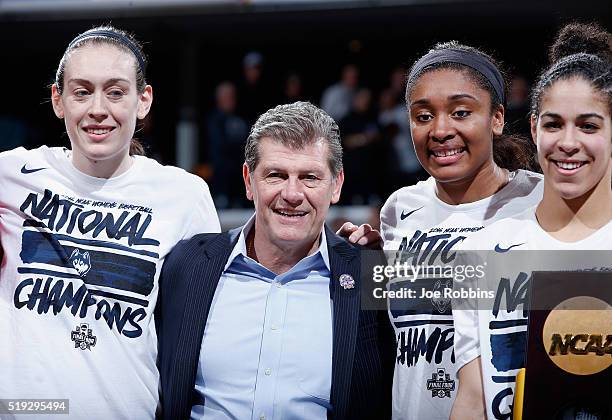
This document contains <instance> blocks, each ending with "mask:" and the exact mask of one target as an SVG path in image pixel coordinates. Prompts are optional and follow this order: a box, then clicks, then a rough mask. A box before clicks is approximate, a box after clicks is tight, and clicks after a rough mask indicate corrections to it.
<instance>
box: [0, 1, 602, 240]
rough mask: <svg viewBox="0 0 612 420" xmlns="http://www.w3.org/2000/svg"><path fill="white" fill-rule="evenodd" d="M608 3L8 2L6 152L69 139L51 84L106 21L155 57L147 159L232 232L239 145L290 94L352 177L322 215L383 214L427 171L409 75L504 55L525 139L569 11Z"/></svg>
mask: <svg viewBox="0 0 612 420" xmlns="http://www.w3.org/2000/svg"><path fill="white" fill-rule="evenodd" d="M611 11H612V7H611V5H610V3H609V1H607V0H606V1H594V0H582V1H575V0H574V1H564V0H561V1H534V0H531V1H526V0H514V1H501V0H488V1H473V0H428V1H427V0H412V1H398V0H370V1H348V0H344V1H343V0H337V1H321V0H310V1H306V0H302V1H294V0H245V1H235V0H234V1H232V0H166V1H160V0H131V1H127V0H125V1H119V0H105V1H100V0H0V43H1V44H0V47H1V48H0V56H1V57H2V60H1V64H0V77H1V78H0V80H1V82H2V100H0V151H1V150H8V149H12V148H14V147H18V146H25V147H27V148H34V147H38V146H40V145H42V144H46V145H49V146H68V145H69V141H68V138H67V136H66V134H65V131H64V126H63V124H62V122H61V121H59V120H57V119H56V118H55V116H54V114H53V112H52V109H51V106H50V103H49V95H50V89H49V86H50V84H51V83H52V82H53V80H54V74H55V70H56V68H57V64H58V62H59V59H60V58H61V55H62V53H63V51H64V49H65V47H66V45H67V44H68V42H70V40H71V39H72V38H73V37H74V36H76V35H77V34H78V33H80V32H83V31H85V30H87V29H89V28H91V27H93V26H96V25H99V24H103V23H112V24H113V25H115V26H117V27H119V28H122V29H125V30H128V31H131V32H134V33H135V34H136V36H137V38H138V39H139V40H141V41H143V42H144V45H145V53H146V54H147V56H148V58H149V66H148V72H147V79H148V82H149V83H150V84H151V85H152V86H153V88H154V97H155V99H154V104H153V108H152V111H151V113H150V114H149V116H148V117H147V119H146V120H145V121H144V122H143V124H142V126H141V129H140V130H139V132H138V133H137V135H136V137H137V138H139V139H140V140H141V141H142V142H143V143H144V144H145V146H146V148H147V154H148V156H149V157H153V158H155V159H157V160H159V161H160V162H162V163H164V164H169V165H177V166H181V167H183V168H184V169H186V170H188V171H190V172H193V173H195V174H197V175H199V176H201V177H202V178H204V179H205V180H206V181H207V182H208V183H209V185H210V187H211V192H212V194H213V198H214V200H215V204H216V205H217V208H218V209H219V213H220V218H221V221H222V224H223V227H224V228H229V227H234V226H238V225H240V224H241V223H243V222H244V220H246V218H248V217H249V216H250V214H251V213H252V204H251V203H249V202H248V201H246V199H245V197H244V187H243V185H242V176H241V166H242V162H243V154H242V148H243V144H244V142H245V140H246V137H247V136H248V133H249V129H250V126H251V124H252V123H253V122H254V121H255V119H256V118H257V116H258V115H259V114H261V113H262V112H264V111H266V110H267V109H268V108H270V107H272V106H274V105H277V104H281V103H288V102H293V101H296V100H308V101H311V102H313V103H315V104H317V105H320V106H322V107H323V108H324V109H325V110H326V111H328V112H329V113H330V115H332V116H333V117H334V118H335V119H336V121H338V123H339V126H340V130H341V134H342V140H343V146H344V150H345V160H344V164H345V173H346V180H345V186H344V189H343V194H342V198H341V202H340V204H339V205H338V206H335V209H334V210H333V212H332V213H331V214H330V218H329V222H330V223H331V224H332V225H334V226H338V225H340V224H341V223H342V222H343V221H344V220H350V221H352V222H355V223H362V222H366V221H368V222H371V223H374V224H375V225H376V224H377V223H378V221H377V220H378V213H377V212H378V208H379V207H380V206H381V205H382V204H383V203H384V201H385V200H386V198H387V197H388V196H389V194H390V193H392V192H393V191H395V190H396V189H398V188H400V187H402V186H405V185H411V184H413V183H415V182H417V181H418V180H422V179H425V178H426V175H427V174H426V173H424V172H423V171H422V169H421V167H420V165H419V163H418V161H417V160H416V158H415V156H414V150H413V148H412V144H411V139H410V131H409V126H408V122H407V115H406V110H405V105H404V101H403V93H404V92H403V89H404V86H403V84H404V79H405V73H406V70H407V69H409V67H410V65H411V64H412V62H413V61H414V60H415V59H417V58H418V57H419V56H420V55H422V54H423V53H425V52H426V51H427V50H428V49H429V48H430V47H431V46H433V45H434V44H435V43H437V42H443V41H448V40H451V39H456V40H458V41H460V42H463V43H467V44H469V45H474V46H476V47H480V48H482V49H483V50H484V51H486V52H488V53H491V54H492V55H493V56H494V57H495V58H496V59H498V60H500V61H501V62H502V63H503V65H504V67H505V70H506V71H507V73H508V75H509V77H508V81H510V82H511V86H510V95H509V104H508V109H507V113H506V122H507V128H508V130H509V131H511V132H515V133H523V134H525V135H527V136H529V131H528V128H529V125H528V115H527V114H528V95H529V91H530V86H531V84H532V83H533V81H534V79H535V77H536V76H537V74H538V72H539V71H540V70H541V69H542V68H543V67H544V66H545V65H546V47H547V46H548V45H549V44H550V42H551V40H552V38H553V36H554V34H555V32H556V31H557V29H558V28H559V27H560V26H561V25H563V24H564V23H565V22H568V21H572V20H580V21H598V22H599V23H601V24H602V25H603V26H604V27H606V28H607V29H608V30H610V29H611V28H612V13H611Z"/></svg>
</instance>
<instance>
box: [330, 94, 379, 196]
mask: <svg viewBox="0 0 612 420" xmlns="http://www.w3.org/2000/svg"><path fill="white" fill-rule="evenodd" d="M338 125H339V126H340V134H341V136H342V146H343V148H344V172H345V174H346V177H345V182H344V187H343V195H344V197H343V202H345V203H347V204H373V205H377V204H378V201H380V196H378V195H377V194H376V186H377V185H380V181H381V179H380V172H381V171H380V168H382V167H384V166H385V165H386V162H385V161H384V157H383V156H382V153H381V150H380V148H379V147H378V146H379V142H378V140H379V138H380V132H379V128H378V124H377V122H376V117H375V116H374V114H373V112H372V93H371V92H370V90H369V89H366V88H361V89H359V90H358V91H357V92H356V93H355V96H354V98H353V102H352V109H351V110H350V112H349V114H348V115H347V116H346V117H344V118H342V119H341V120H340V121H339V123H338Z"/></svg>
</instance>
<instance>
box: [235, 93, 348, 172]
mask: <svg viewBox="0 0 612 420" xmlns="http://www.w3.org/2000/svg"><path fill="white" fill-rule="evenodd" d="M265 137H270V138H272V139H274V140H275V141H277V142H279V143H281V144H282V145H284V146H287V147H289V148H290V149H293V150H300V149H303V148H304V147H306V146H307V145H309V144H313V143H315V142H317V141H319V140H320V139H324V140H325V141H326V142H327V146H328V150H329V156H328V163H329V169H330V170H331V173H332V175H333V177H334V178H335V177H336V176H337V175H338V174H339V173H340V171H341V170H342V145H341V144H340V129H339V128H338V124H336V122H335V121H334V119H333V118H332V117H330V116H329V115H327V113H326V112H325V111H323V110H322V109H320V108H317V107H316V106H314V105H313V104H311V103H310V102H294V103H292V104H286V105H278V106H276V107H275V108H272V109H269V110H268V111H266V113H265V114H263V115H261V116H260V117H259V118H258V119H257V121H256V122H255V124H254V125H253V128H251V133H250V134H249V137H248V139H247V142H246V145H245V147H244V160H245V162H246V164H247V166H248V168H249V172H251V173H252V172H253V171H254V170H255V167H256V166H257V164H258V163H259V149H258V146H259V142H260V141H261V139H263V138H265Z"/></svg>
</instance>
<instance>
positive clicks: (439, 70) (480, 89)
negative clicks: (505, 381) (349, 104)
mask: <svg viewBox="0 0 612 420" xmlns="http://www.w3.org/2000/svg"><path fill="white" fill-rule="evenodd" d="M505 92H506V86H505V83H504V79H503V77H502V75H501V72H500V71H499V69H498V68H497V66H496V64H495V62H494V61H493V59H492V58H491V57H489V56H488V55H486V54H484V53H482V52H481V51H479V50H477V49H475V48H472V47H468V46H465V45H461V44H458V43H456V42H448V43H444V44H439V45H436V47H435V48H434V49H432V50H431V51H429V52H428V53H427V54H425V55H424V56H423V57H421V58H420V59H419V60H418V61H417V62H416V63H414V65H413V66H412V68H411V70H410V72H409V75H408V80H407V87H406V103H407V106H408V110H409V118H410V126H411V133H412V140H413V142H414V148H415V151H416V155H417V157H418V159H419V161H420V162H421V165H422V166H423V167H424V168H425V170H426V171H427V172H428V173H429V174H430V175H431V177H430V178H429V179H427V180H426V181H422V182H419V183H418V184H416V185H413V186H410V187H404V188H402V189H400V190H398V191H396V192H395V193H393V194H392V195H391V197H389V199H388V200H387V202H386V203H385V205H384V207H383V209H382V211H381V231H382V237H383V241H384V249H385V250H386V251H389V252H388V253H387V255H388V258H389V263H390V264H393V265H395V264H396V263H401V264H404V263H407V264H408V265H412V266H415V267H416V266H421V267H423V266H438V267H441V266H442V267H448V266H450V265H452V261H453V258H454V256H455V251H456V248H457V246H458V245H459V244H460V243H461V242H462V241H463V240H464V239H465V238H466V237H468V236H469V235H470V234H472V233H473V232H477V231H478V230H480V229H482V228H483V227H484V226H486V225H488V224H490V223H492V222H493V221H495V220H499V219H501V218H505V217H510V216H512V215H514V214H516V213H518V212H519V211H521V210H523V209H524V208H526V207H528V206H531V205H533V204H535V203H536V202H537V201H538V200H539V199H540V197H541V195H542V187H541V176H540V175H538V174H536V173H533V172H529V171H525V170H523V169H521V168H525V167H528V166H529V163H530V161H531V159H532V155H531V152H530V149H529V148H528V147H526V146H527V145H528V142H527V141H526V140H522V139H518V138H511V137H507V136H503V129H504V105H505V98H506V93H505ZM353 239H356V238H353ZM418 277H419V278H418V279H417V280H416V281H415V282H412V281H410V280H413V279H412V278H411V279H410V280H408V279H404V280H402V279H396V280H394V281H393V282H392V283H391V284H390V288H391V289H398V290H399V289H401V288H403V287H409V288H415V287H416V291H417V292H418V293H417V295H420V292H419V291H420V290H421V289H422V288H423V287H425V288H429V289H434V290H437V291H443V289H444V288H449V287H452V280H451V279H446V280H440V279H439V278H435V276H432V275H428V274H427V273H426V271H425V270H421V271H420V274H419V276H418ZM417 303H418V305H416V306H412V305H413V304H417ZM450 306H451V305H450V300H449V299H431V301H430V300H429V299H423V300H422V301H421V302H417V301H416V300H414V299H412V300H411V299H407V300H402V301H401V302H400V301H393V300H390V301H389V317H390V320H391V323H392V324H393V328H394V330H395V337H396V340H397V355H396V356H397V358H396V361H395V373H394V380H393V418H394V419H448V417H449V415H450V411H451V407H452V404H453V400H454V398H455V395H456V390H457V383H456V375H457V371H456V367H455V356H454V353H453V333H454V328H453V316H452V313H451V307H450Z"/></svg>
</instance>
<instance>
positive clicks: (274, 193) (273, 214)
mask: <svg viewBox="0 0 612 420" xmlns="http://www.w3.org/2000/svg"><path fill="white" fill-rule="evenodd" d="M328 156H329V148H328V145H327V142H326V141H325V140H317V141H314V142H313V143H311V144H309V145H307V146H306V147H304V148H303V149H301V150H294V149H291V148H289V147H287V146H284V145H282V144H281V143H279V142H277V141H275V140H274V139H272V138H270V137H265V138H263V139H262V140H261V141H260V142H259V162H258V163H257V166H256V167H255V170H254V171H253V172H250V171H249V169H248V167H247V166H246V164H245V165H244V168H243V176H244V184H245V187H246V194H247V198H248V199H249V200H252V201H254V203H255V211H256V219H255V235H256V237H257V239H258V242H259V243H261V242H262V241H263V242H264V243H265V244H269V245H270V246H274V247H276V248H278V249H282V250H291V249H299V248H304V247H308V248H307V249H308V250H310V251H312V250H313V249H316V246H317V239H318V237H319V234H320V233H321V229H322V227H323V223H324V222H325V217H326V216H327V210H328V209H329V206H330V204H334V203H336V202H338V199H339V198H340V190H341V188H342V183H343V181H344V173H343V172H342V171H341V172H340V173H339V174H338V175H337V176H336V178H335V179H334V177H333V176H332V173H331V170H330V168H329V164H328Z"/></svg>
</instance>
